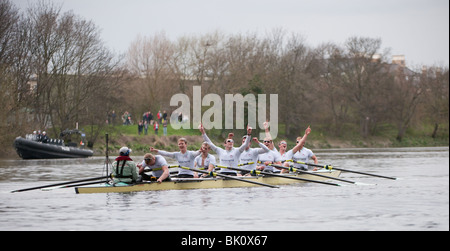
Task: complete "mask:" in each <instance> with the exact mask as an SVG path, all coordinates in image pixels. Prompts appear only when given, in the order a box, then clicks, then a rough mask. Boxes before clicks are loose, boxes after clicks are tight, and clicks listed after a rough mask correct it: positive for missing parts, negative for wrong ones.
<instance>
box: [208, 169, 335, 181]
mask: <svg viewBox="0 0 450 251" xmlns="http://www.w3.org/2000/svg"><path fill="white" fill-rule="evenodd" d="M217 167H220V168H228V169H231V170H236V171H247V172H248V171H249V170H247V169H243V168H237V167H226V166H219V165H217ZM250 172H251V173H252V174H263V175H267V176H274V177H280V178H285V179H292V180H301V181H307V182H313V183H319V184H324V185H331V186H341V185H339V184H336V183H330V182H325V181H320V180H310V179H305V178H300V177H293V176H287V175H282V174H276V173H269V172H264V171H258V170H252V171H250Z"/></svg>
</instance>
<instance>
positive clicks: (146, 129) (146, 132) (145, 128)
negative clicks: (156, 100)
mask: <svg viewBox="0 0 450 251" xmlns="http://www.w3.org/2000/svg"><path fill="white" fill-rule="evenodd" d="M148 124H149V123H148V122H147V121H144V135H147V134H148Z"/></svg>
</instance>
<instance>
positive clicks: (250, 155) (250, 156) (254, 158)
mask: <svg viewBox="0 0 450 251" xmlns="http://www.w3.org/2000/svg"><path fill="white" fill-rule="evenodd" d="M247 137H248V136H247V135H244V136H243V137H242V144H244V143H245V140H247ZM253 141H255V142H256V143H257V144H258V145H259V146H260V148H250V146H251V145H249V146H248V147H247V148H245V150H244V152H243V153H242V154H241V157H240V158H239V164H246V163H250V162H253V164H249V165H245V166H242V167H241V168H243V169H247V170H248V172H244V171H241V174H242V175H246V174H248V173H250V171H252V170H255V169H256V166H257V162H258V155H260V154H263V153H267V152H269V151H270V149H269V148H267V146H265V145H264V144H263V143H261V142H259V140H258V138H253Z"/></svg>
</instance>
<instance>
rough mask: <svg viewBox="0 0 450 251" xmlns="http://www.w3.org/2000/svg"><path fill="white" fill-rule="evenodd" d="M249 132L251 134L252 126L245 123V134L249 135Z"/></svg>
mask: <svg viewBox="0 0 450 251" xmlns="http://www.w3.org/2000/svg"><path fill="white" fill-rule="evenodd" d="M251 134H252V128H251V127H250V126H248V125H247V135H251Z"/></svg>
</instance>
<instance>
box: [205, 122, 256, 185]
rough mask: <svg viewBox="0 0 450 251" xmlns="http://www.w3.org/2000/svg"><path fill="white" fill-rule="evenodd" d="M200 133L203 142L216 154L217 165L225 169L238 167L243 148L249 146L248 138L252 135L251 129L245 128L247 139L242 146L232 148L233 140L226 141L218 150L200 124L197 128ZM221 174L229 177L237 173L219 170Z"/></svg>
mask: <svg viewBox="0 0 450 251" xmlns="http://www.w3.org/2000/svg"><path fill="white" fill-rule="evenodd" d="M198 129H199V130H200V132H201V133H202V136H203V139H204V140H205V142H207V143H208V144H209V146H210V147H211V149H212V150H213V151H214V152H216V153H217V155H218V157H219V164H220V165H222V166H226V167H238V164H239V158H240V156H241V154H242V153H243V152H244V150H245V148H247V147H248V146H249V144H250V137H251V134H252V128H251V127H247V135H248V136H249V137H247V139H246V140H245V142H244V144H242V145H241V146H240V147H239V148H236V147H233V145H234V140H233V139H226V140H225V142H224V148H220V147H218V146H216V145H214V144H213V143H212V142H211V140H210V139H209V138H208V136H207V135H206V132H205V128H204V127H203V125H202V124H200V126H199V127H198ZM220 173H221V174H226V175H231V176H237V172H236V171H234V170H230V169H226V168H221V169H220Z"/></svg>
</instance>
